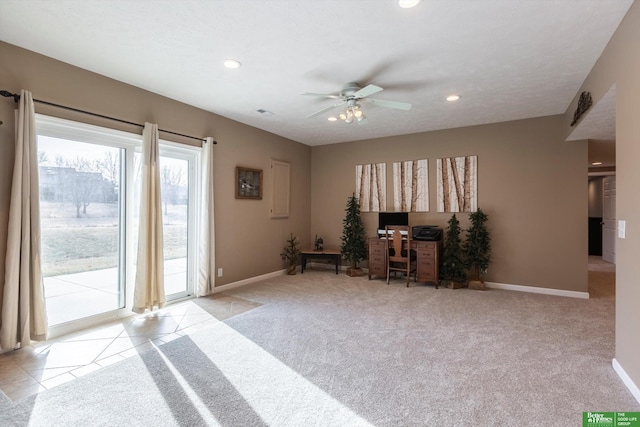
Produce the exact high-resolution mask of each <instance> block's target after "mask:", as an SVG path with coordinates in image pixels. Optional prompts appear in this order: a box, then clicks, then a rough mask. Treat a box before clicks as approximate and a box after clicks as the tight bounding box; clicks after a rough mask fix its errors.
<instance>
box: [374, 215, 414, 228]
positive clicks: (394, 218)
mask: <svg viewBox="0 0 640 427" xmlns="http://www.w3.org/2000/svg"><path fill="white" fill-rule="evenodd" d="M387 225H409V213H408V212H379V213H378V230H384V228H385V227H386V226H387Z"/></svg>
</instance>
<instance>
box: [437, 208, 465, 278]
mask: <svg viewBox="0 0 640 427" xmlns="http://www.w3.org/2000/svg"><path fill="white" fill-rule="evenodd" d="M461 231H462V230H461V229H460V222H459V221H458V218H456V214H453V216H451V219H449V221H448V226H447V230H446V233H445V236H444V250H443V252H442V262H441V265H440V277H441V278H442V279H443V280H449V281H453V282H459V283H463V282H464V281H465V280H466V279H467V275H466V271H465V265H464V252H463V250H462V242H461V240H460V232H461Z"/></svg>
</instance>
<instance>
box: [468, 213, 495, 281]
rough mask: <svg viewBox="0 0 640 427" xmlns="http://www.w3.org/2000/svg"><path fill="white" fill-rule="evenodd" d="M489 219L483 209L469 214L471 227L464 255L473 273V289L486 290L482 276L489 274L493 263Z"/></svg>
mask: <svg viewBox="0 0 640 427" xmlns="http://www.w3.org/2000/svg"><path fill="white" fill-rule="evenodd" d="M487 219H488V216H487V214H485V213H484V212H483V211H482V209H478V210H477V211H475V212H472V213H471V214H469V220H470V221H471V227H469V229H468V230H467V240H466V241H465V243H464V253H465V257H466V262H467V267H468V268H470V269H471V273H472V280H470V281H469V288H471V289H481V290H484V289H486V285H485V283H484V280H482V274H484V273H486V272H487V268H489V262H490V261H491V236H489V230H487V227H486V222H487Z"/></svg>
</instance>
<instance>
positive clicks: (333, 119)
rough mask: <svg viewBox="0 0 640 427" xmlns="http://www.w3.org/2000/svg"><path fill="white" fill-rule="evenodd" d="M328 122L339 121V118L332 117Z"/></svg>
mask: <svg viewBox="0 0 640 427" xmlns="http://www.w3.org/2000/svg"><path fill="white" fill-rule="evenodd" d="M327 120H329V121H330V122H335V121H337V120H338V118H337V117H334V116H331V117H329V118H328V119H327Z"/></svg>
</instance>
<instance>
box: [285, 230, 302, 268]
mask: <svg viewBox="0 0 640 427" xmlns="http://www.w3.org/2000/svg"><path fill="white" fill-rule="evenodd" d="M299 256H300V242H299V241H298V238H297V237H295V236H294V235H293V233H292V234H291V237H289V238H288V239H287V245H286V246H285V247H284V248H282V253H281V254H280V257H281V258H282V261H284V262H285V263H286V264H287V274H296V266H297V265H298V257H299Z"/></svg>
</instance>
